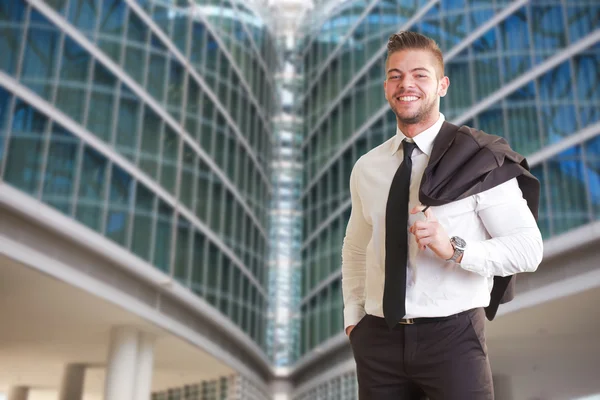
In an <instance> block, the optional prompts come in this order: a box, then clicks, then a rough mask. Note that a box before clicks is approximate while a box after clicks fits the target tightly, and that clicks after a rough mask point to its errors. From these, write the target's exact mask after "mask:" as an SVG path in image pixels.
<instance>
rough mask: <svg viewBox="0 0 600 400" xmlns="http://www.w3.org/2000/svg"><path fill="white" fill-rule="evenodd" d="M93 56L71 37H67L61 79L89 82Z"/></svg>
mask: <svg viewBox="0 0 600 400" xmlns="http://www.w3.org/2000/svg"><path fill="white" fill-rule="evenodd" d="M90 60H91V57H90V55H89V53H88V52H87V51H86V50H84V49H83V48H82V47H81V46H79V45H78V44H77V43H76V42H75V41H74V40H73V39H71V38H70V37H68V36H67V37H65V41H64V44H63V59H62V63H61V65H60V79H61V81H66V80H68V81H71V82H79V83H82V84H83V83H87V79H88V70H89V63H90Z"/></svg>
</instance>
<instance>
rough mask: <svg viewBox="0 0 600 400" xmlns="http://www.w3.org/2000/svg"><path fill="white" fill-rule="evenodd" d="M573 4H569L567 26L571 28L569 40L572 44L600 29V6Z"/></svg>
mask: <svg viewBox="0 0 600 400" xmlns="http://www.w3.org/2000/svg"><path fill="white" fill-rule="evenodd" d="M592 3H593V0H590V1H589V4H572V3H571V2H567V25H568V26H569V38H570V40H571V43H573V42H576V41H578V40H579V39H582V38H583V37H585V36H586V35H588V34H589V33H591V32H592V31H593V30H594V29H597V28H598V16H599V15H600V4H598V3H596V4H592Z"/></svg>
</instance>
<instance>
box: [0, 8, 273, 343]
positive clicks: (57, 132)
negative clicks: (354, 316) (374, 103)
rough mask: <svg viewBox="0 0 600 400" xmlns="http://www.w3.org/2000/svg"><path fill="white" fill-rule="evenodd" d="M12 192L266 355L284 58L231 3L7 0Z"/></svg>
mask: <svg viewBox="0 0 600 400" xmlns="http://www.w3.org/2000/svg"><path fill="white" fill-rule="evenodd" d="M0 54H2V57H0V179H1V180H2V181H3V182H5V183H7V184H9V185H11V186H13V187H15V188H18V189H20V190H21V191H23V192H25V193H27V194H29V195H30V196H31V197H33V198H35V199H37V200H40V201H41V202H43V203H45V204H47V205H49V206H51V207H53V208H55V209H56V210H58V211H60V212H62V213H64V214H65V215H67V216H69V217H71V218H73V219H74V220H76V221H78V222H79V223H80V224H81V225H82V226H84V227H87V228H89V229H91V230H93V231H95V232H96V233H98V234H100V235H103V236H105V237H106V238H108V239H110V240H111V241H113V242H114V243H116V244H118V245H119V246H121V247H122V248H124V249H126V250H128V251H130V252H131V253H133V254H135V255H137V256H138V257H139V258H140V259H142V260H144V261H146V262H147V263H148V264H149V265H152V266H153V267H154V268H156V269H159V270H161V271H163V272H164V273H165V274H166V275H168V276H171V277H173V278H174V279H176V280H177V281H178V282H179V283H181V284H182V285H183V286H184V287H186V288H188V289H189V290H190V291H192V292H193V293H194V294H196V295H197V296H199V297H201V298H203V299H205V300H206V301H207V302H208V303H210V304H211V305H212V306H214V307H215V308H216V309H218V310H219V311H221V312H222V313H223V314H224V315H226V316H227V317H229V318H230V319H231V321H232V322H233V323H235V324H236V325H237V326H239V328H240V329H241V330H242V331H244V332H245V333H246V334H247V335H248V336H249V337H250V338H252V340H254V341H255V342H256V343H257V344H258V345H259V346H260V347H261V348H263V350H266V334H265V326H266V311H265V310H266V308H267V307H266V305H267V283H268V265H267V262H268V260H267V256H268V246H269V244H268V218H269V210H268V208H269V207H268V205H269V199H270V196H271V191H272V188H271V182H270V170H271V165H270V164H271V148H272V144H271V143H272V136H271V135H272V132H271V118H272V115H273V112H274V110H275V108H276V106H277V101H278V100H277V93H276V88H275V87H274V85H273V78H272V77H273V75H274V71H275V69H276V67H277V53H276V49H275V42H274V38H273V37H272V34H271V33H270V32H269V31H268V29H267V27H266V25H265V24H264V23H263V21H262V20H261V18H260V17H259V16H258V15H256V14H254V13H253V12H252V11H250V10H248V9H247V8H246V7H244V6H243V5H241V4H237V3H235V2H230V1H225V0H206V1H200V0H199V1H167V0H164V1H161V0H156V1H148V0H144V1H142V0H140V1H134V0H129V1H125V0H49V1H47V2H41V1H32V2H25V1H22V0H0Z"/></svg>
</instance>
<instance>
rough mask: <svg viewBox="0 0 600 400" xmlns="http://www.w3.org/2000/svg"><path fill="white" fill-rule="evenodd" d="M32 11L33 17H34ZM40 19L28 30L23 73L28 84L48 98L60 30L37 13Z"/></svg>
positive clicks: (56, 59)
mask: <svg viewBox="0 0 600 400" xmlns="http://www.w3.org/2000/svg"><path fill="white" fill-rule="evenodd" d="M33 14H34V13H33V12H32V19H33ZM36 15H37V16H38V19H39V21H37V23H35V24H34V23H33V21H32V24H31V27H30V28H29V30H28V32H27V40H26V45H25V54H24V56H23V65H22V69H21V74H22V77H23V81H25V82H26V84H27V86H28V87H29V88H31V89H32V90H34V91H35V92H37V93H38V94H39V95H40V96H42V97H43V98H45V99H46V100H49V99H50V94H51V90H50V88H51V86H50V83H49V81H50V80H51V79H52V77H53V73H54V70H55V68H56V65H57V62H58V57H57V55H58V40H59V33H58V30H57V29H56V28H54V27H52V26H51V25H49V22H48V21H47V20H46V19H45V18H44V17H42V16H40V15H39V14H37V13H36Z"/></svg>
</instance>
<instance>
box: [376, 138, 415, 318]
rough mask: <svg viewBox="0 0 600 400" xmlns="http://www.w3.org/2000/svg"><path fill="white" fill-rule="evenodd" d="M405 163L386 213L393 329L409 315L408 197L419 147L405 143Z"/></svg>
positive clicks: (387, 297)
mask: <svg viewBox="0 0 600 400" xmlns="http://www.w3.org/2000/svg"><path fill="white" fill-rule="evenodd" d="M402 145H403V146H404V161H402V164H400V167H398V170H397V171H396V175H394V179H393V180H392V185H391V187H390V194H389V196H388V201H387V207H386V209H385V288H384V291H383V315H384V316H385V321H386V322H387V324H388V326H389V327H390V329H391V328H393V327H394V326H395V325H396V324H397V323H398V321H399V320H401V319H402V318H404V316H405V315H406V306H405V300H406V268H407V259H408V258H407V256H408V196H409V191H410V173H411V170H412V160H411V159H410V156H411V154H412V152H413V150H414V149H415V147H417V145H416V144H415V143H410V142H407V141H406V140H404V141H403V142H402Z"/></svg>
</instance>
